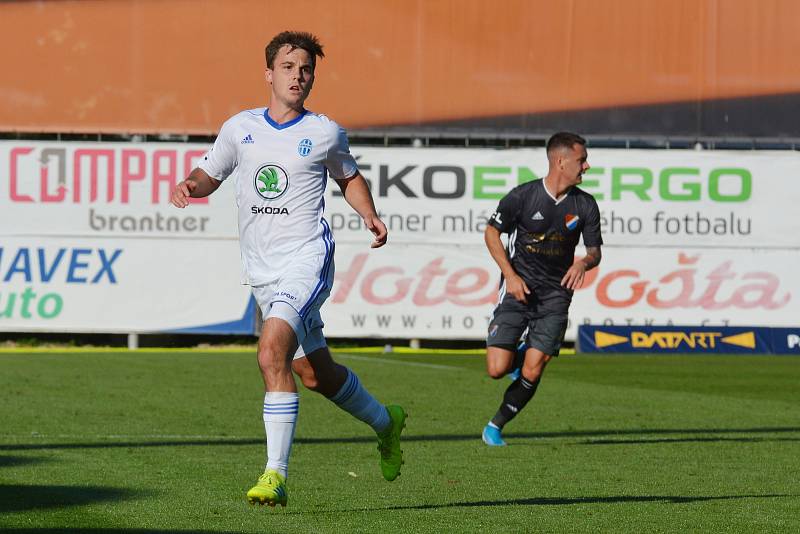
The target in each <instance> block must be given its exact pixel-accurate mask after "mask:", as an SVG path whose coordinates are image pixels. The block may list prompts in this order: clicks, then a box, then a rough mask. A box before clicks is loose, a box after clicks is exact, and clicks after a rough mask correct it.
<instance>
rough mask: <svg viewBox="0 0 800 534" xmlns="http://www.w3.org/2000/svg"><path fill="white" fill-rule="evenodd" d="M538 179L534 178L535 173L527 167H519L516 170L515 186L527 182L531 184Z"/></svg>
mask: <svg viewBox="0 0 800 534" xmlns="http://www.w3.org/2000/svg"><path fill="white" fill-rule="evenodd" d="M538 178H539V177H538V176H536V173H535V172H533V171H532V170H530V169H529V168H528V167H520V168H519V169H518V170H517V184H518V185H522V184H525V183H528V182H532V181H534V180H537V179H538Z"/></svg>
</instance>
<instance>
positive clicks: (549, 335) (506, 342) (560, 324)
mask: <svg viewBox="0 0 800 534" xmlns="http://www.w3.org/2000/svg"><path fill="white" fill-rule="evenodd" d="M569 304H570V301H569V300H568V299H565V298H563V297H562V296H560V295H559V296H555V297H552V298H544V299H540V298H539V297H537V295H536V292H535V291H534V292H532V293H531V294H530V295H528V303H527V304H525V303H523V302H520V301H518V300H517V299H515V298H514V297H513V296H512V295H510V294H508V293H506V295H505V296H504V298H503V300H502V302H500V304H498V305H497V307H496V308H495V309H494V314H493V315H492V322H491V323H489V332H488V336H487V338H486V346H487V347H500V348H502V349H508V350H510V351H514V350H516V348H517V344H518V343H519V340H520V337H521V336H522V334H523V332H525V329H527V330H528V335H527V336H525V342H526V343H527V344H528V346H529V347H533V348H534V349H538V350H540V351H542V352H543V353H545V354H547V355H549V356H558V353H559V351H560V350H561V343H563V341H564V334H565V333H566V331H567V322H568V312H569Z"/></svg>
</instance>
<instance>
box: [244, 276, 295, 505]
mask: <svg viewBox="0 0 800 534" xmlns="http://www.w3.org/2000/svg"><path fill="white" fill-rule="evenodd" d="M274 292H275V291H274V288H272V287H270V286H261V287H254V288H253V294H254V295H255V297H256V301H257V302H258V304H259V306H260V307H261V310H262V314H263V315H264V317H265V318H266V319H265V321H264V325H263V327H262V329H261V336H260V337H259V342H258V355H257V357H258V366H259V369H260V370H261V376H262V378H263V380H264V389H265V393H264V405H263V420H264V431H265V433H266V438H267V461H266V467H265V469H264V474H263V475H261V477H260V478H259V480H258V483H257V484H256V485H255V486H254V487H252V488H251V489H250V490H249V491H248V492H247V499H248V501H249V502H250V503H251V504H255V503H260V504H269V505H270V506H275V504H281V505H283V506H285V505H286V502H287V498H288V496H287V490H286V478H287V477H288V468H289V455H290V453H291V449H292V441H293V440H294V431H295V426H296V424H297V415H298V411H299V397H298V395H297V386H296V384H295V382H294V377H293V376H292V371H291V357H292V355H293V354H294V353H295V352H296V350H297V346H298V342H302V340H303V338H304V337H305V329H304V327H303V325H302V321H301V319H300V318H299V316H298V314H297V311H296V310H295V309H294V308H293V307H292V306H290V305H289V304H287V303H285V302H281V301H276V302H273V296H274Z"/></svg>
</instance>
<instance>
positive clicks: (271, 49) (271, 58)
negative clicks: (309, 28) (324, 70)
mask: <svg viewBox="0 0 800 534" xmlns="http://www.w3.org/2000/svg"><path fill="white" fill-rule="evenodd" d="M286 45H289V46H290V47H291V50H294V49H296V48H302V49H303V50H305V51H306V52H308V54H309V55H310V56H311V66H312V67H314V68H316V67H317V56H319V57H325V54H324V53H323V52H322V45H321V44H320V43H319V39H317V37H316V36H315V35H313V34H310V33H308V32H290V31H286V32H281V33H279V34H278V35H276V36H275V37H273V38H272V40H271V41H270V42H269V44H268V45H267V48H266V49H265V50H264V55H265V56H266V58H267V68H268V69H272V68H273V65H274V64H275V56H277V55H278V50H280V49H281V48H282V47H284V46H286ZM291 50H290V51H291Z"/></svg>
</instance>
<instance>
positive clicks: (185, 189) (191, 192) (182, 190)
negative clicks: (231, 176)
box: [170, 167, 222, 208]
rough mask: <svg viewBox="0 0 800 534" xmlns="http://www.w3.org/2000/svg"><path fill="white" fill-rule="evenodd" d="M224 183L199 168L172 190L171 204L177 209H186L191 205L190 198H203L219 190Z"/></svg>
mask: <svg viewBox="0 0 800 534" xmlns="http://www.w3.org/2000/svg"><path fill="white" fill-rule="evenodd" d="M221 183H222V182H221V181H220V180H217V179H216V178H212V177H211V176H209V175H208V174H207V173H206V171H204V170H203V169H201V168H199V167H197V168H195V169H194V170H193V171H192V172H191V173H189V176H188V177H187V178H186V179H185V180H183V181H182V182H180V183H178V185H176V186H175V189H173V190H172V196H171V197H170V202H171V203H172V205H173V206H175V207H176V208H185V207H186V206H188V205H189V198H203V197H207V196H208V195H210V194H211V193H213V192H214V191H216V190H217V188H219V186H220V184H221Z"/></svg>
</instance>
